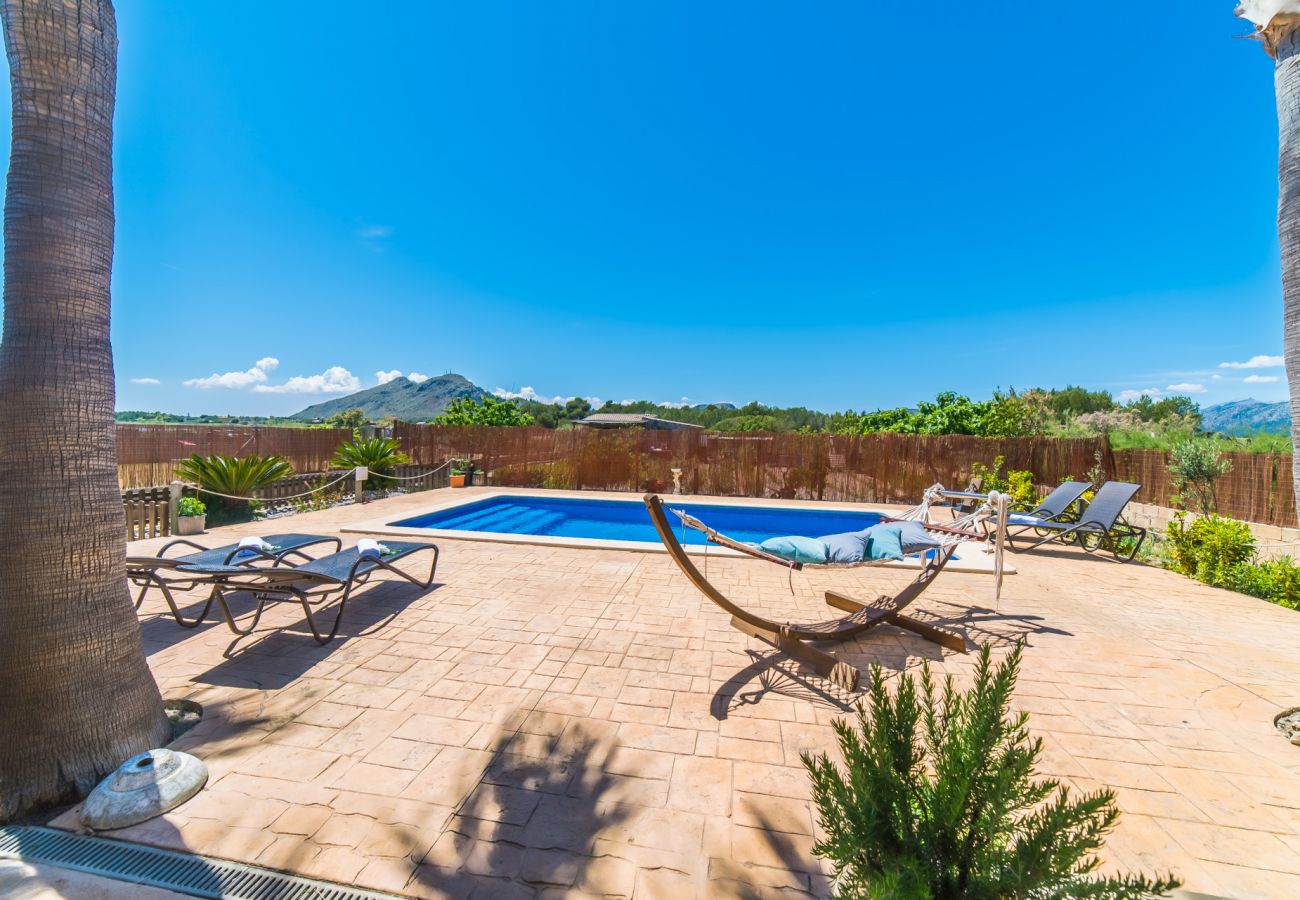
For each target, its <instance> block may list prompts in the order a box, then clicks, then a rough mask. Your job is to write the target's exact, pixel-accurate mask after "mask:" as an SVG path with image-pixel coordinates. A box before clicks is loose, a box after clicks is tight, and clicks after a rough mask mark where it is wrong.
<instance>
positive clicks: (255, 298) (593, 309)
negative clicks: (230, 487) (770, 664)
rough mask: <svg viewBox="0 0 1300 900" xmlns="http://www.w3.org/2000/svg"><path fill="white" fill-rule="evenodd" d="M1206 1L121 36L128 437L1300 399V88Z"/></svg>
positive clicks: (597, 11) (165, 20)
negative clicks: (1281, 156) (543, 416)
mask: <svg viewBox="0 0 1300 900" xmlns="http://www.w3.org/2000/svg"><path fill="white" fill-rule="evenodd" d="M1148 6H1149V5H1148ZM1186 6H1187V7H1188V8H1186V9H1182V8H1180V9H1179V10H1178V12H1177V14H1176V15H1171V14H1169V13H1167V12H1166V11H1164V10H1162V9H1161V8H1159V7H1152V8H1151V9H1150V11H1149V12H1148V11H1143V10H1141V9H1138V10H1135V9H1134V8H1133V7H1134V5H1133V4H1121V3H1118V2H1113V0H1104V2H1098V3H1092V4H1087V5H1085V6H1084V7H1079V6H1078V5H1075V6H1073V7H1059V8H1054V7H1052V6H1051V5H1046V6H1044V5H1036V6H1035V7H1034V8H1033V10H1032V15H1030V14H1026V15H1023V16H1019V17H1017V16H1016V15H1015V14H1014V10H1009V9H1006V8H999V9H998V10H997V11H996V13H995V12H994V11H993V10H992V9H990V8H989V7H987V5H982V4H970V3H963V4H955V3H948V2H939V3H933V4H929V5H928V6H926V7H924V8H921V7H916V6H914V5H911V4H898V3H892V4H877V3H872V4H864V3H848V2H827V3H823V4H818V5H816V6H815V7H809V6H807V5H798V4H790V3H771V2H756V3H751V4H745V5H744V6H743V7H741V6H736V5H734V4H726V5H724V4H700V3H679V2H671V0H656V2H654V3H617V4H611V3H602V2H559V3H551V4H539V3H481V4H480V3H475V4H445V3H414V2H407V3H376V4H364V5H361V6H358V5H357V4H354V3H349V4H344V3H336V2H332V0H317V2H314V3H312V4H311V5H310V7H309V6H308V5H307V4H304V3H265V2H257V3H253V2H230V0H223V2H221V3H216V2H208V0H187V2H185V3H164V2H160V0H151V2H130V3H125V2H124V3H121V4H119V9H118V16H119V31H120V39H121V49H120V70H121V71H120V83H119V91H118V114H117V145H116V157H117V171H116V183H117V208H118V233H117V239H118V244H117V247H118V252H117V263H116V269H115V275H114V341H115V347H116V354H117V368H118V376H119V398H118V406H119V408H123V409H139V408H144V409H165V410H169V411H174V412H193V413H199V412H218V413H224V412H235V413H289V412H293V411H295V410H297V409H299V408H301V407H303V406H305V405H307V404H308V403H312V402H317V401H319V400H322V399H326V398H329V397H332V396H338V395H339V393H338V391H339V390H342V389H345V388H346V389H351V388H354V387H357V386H362V387H368V386H371V385H374V384H375V383H376V382H377V378H378V377H379V376H378V373H381V372H384V373H389V372H393V371H395V370H396V371H400V372H402V373H410V372H416V373H422V374H439V373H442V372H446V371H455V372H460V373H462V374H464V375H466V376H467V377H469V378H470V379H472V380H473V381H475V382H476V383H478V384H480V385H483V386H484V387H487V388H489V389H494V388H500V389H503V390H505V391H522V390H523V389H525V388H531V389H533V390H534V391H536V393H537V394H539V395H542V396H546V397H550V396H569V395H583V396H591V395H595V396H599V397H602V398H605V399H615V400H620V399H630V398H644V399H650V400H657V401H663V400H674V401H677V400H681V399H682V398H690V400H691V401H693V402H705V401H733V402H745V401H748V400H754V399H757V400H762V401H764V402H769V403H775V404H782V405H795V404H799V405H806V406H809V407H813V408H820V409H828V410H829V409H842V408H847V407H853V408H859V409H862V408H875V407H879V406H893V405H901V404H910V403H913V402H914V401H916V400H918V399H921V398H925V397H928V396H933V394H934V393H936V392H937V391H940V390H944V389H955V390H958V391H962V392H965V393H969V394H971V395H973V396H987V395H988V394H989V393H990V392H991V391H992V390H993V389H995V388H997V387H1003V388H1005V387H1008V386H1015V387H1022V388H1023V387H1031V386H1038V385H1041V386H1056V385H1064V384H1065V383H1067V382H1074V383H1082V384H1085V385H1087V386H1089V387H1096V388H1107V389H1109V390H1112V391H1114V392H1115V393H1117V394H1119V393H1121V392H1124V391H1139V390H1144V389H1155V390H1157V391H1162V392H1163V391H1168V390H1170V388H1171V386H1176V385H1190V386H1200V387H1202V388H1203V389H1204V391H1203V392H1200V391H1196V392H1195V393H1194V396H1195V397H1196V399H1198V400H1199V401H1201V402H1202V403H1213V402H1217V401H1220V400H1226V399H1236V398H1241V397H1246V396H1254V397H1258V398H1260V399H1266V400H1273V399H1281V398H1282V397H1283V396H1284V394H1285V377H1284V374H1283V372H1282V370H1281V369H1280V368H1279V367H1277V366H1276V365H1270V363H1273V362H1275V361H1274V360H1271V359H1263V360H1262V362H1260V363H1259V364H1258V365H1256V366H1255V367H1253V368H1229V367H1221V364H1222V363H1245V362H1247V361H1249V360H1252V359H1255V358H1257V357H1274V356H1276V355H1278V354H1280V352H1281V321H1280V319H1281V299H1280V297H1281V290H1280V286H1279V274H1278V250H1277V237H1276V231H1275V224H1274V216H1275V203H1276V121H1275V112H1274V105H1273V87H1272V64H1271V62H1270V60H1268V58H1267V57H1266V56H1265V54H1264V52H1263V50H1262V49H1260V48H1259V47H1258V46H1257V45H1254V44H1252V43H1250V42H1247V41H1241V40H1234V39H1233V38H1234V36H1237V35H1241V34H1244V33H1245V31H1246V29H1245V27H1244V26H1243V24H1242V23H1240V22H1238V21H1237V20H1235V19H1234V18H1233V16H1232V7H1233V4H1232V2H1230V0H1224V2H1221V3H1196V4H1186ZM6 97H7V94H6ZM5 102H7V100H6V101H5ZM4 119H5V124H4V126H3V127H4V128H5V129H6V130H7V127H8V125H7V120H8V116H7V111H6V114H5V117H4ZM4 138H5V140H4V146H6V147H7V146H8V135H7V133H6V134H5V135H4ZM259 361H262V364H261V365H260V366H259V365H258V363H259ZM270 361H274V362H275V365H271V362H270ZM214 375H216V376H223V377H219V378H217V379H215V380H213V379H211V378H210V376H214ZM1248 379H1250V380H1249V381H1248ZM141 381H146V382H152V381H156V382H157V383H156V384H155V383H140V382H141ZM186 382H190V384H186ZM205 385H208V386H205ZM212 385H223V386H212ZM1186 389H1188V390H1190V389H1191V388H1186ZM331 391H332V392H331Z"/></svg>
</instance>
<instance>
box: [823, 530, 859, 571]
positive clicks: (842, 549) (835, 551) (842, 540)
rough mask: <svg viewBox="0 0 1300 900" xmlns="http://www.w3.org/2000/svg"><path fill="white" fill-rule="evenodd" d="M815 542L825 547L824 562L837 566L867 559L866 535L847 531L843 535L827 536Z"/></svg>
mask: <svg viewBox="0 0 1300 900" xmlns="http://www.w3.org/2000/svg"><path fill="white" fill-rule="evenodd" d="M817 540H819V541H821V542H822V543H823V544H825V545H826V561H827V562H829V563H836V564H838V565H849V564H852V563H860V562H862V560H864V559H866V557H867V533H866V532H865V531H849V532H845V533H844V534H828V535H826V536H824V537H819V538H818V539H817Z"/></svg>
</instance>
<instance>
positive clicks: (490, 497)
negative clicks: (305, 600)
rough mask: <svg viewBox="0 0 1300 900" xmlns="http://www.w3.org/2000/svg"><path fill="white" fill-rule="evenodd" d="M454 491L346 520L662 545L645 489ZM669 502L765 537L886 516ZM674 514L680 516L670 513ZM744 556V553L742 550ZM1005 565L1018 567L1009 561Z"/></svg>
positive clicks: (593, 543) (472, 533)
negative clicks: (591, 493) (412, 510)
mask: <svg viewBox="0 0 1300 900" xmlns="http://www.w3.org/2000/svg"><path fill="white" fill-rule="evenodd" d="M436 493H437V495H439V496H441V497H443V498H446V497H447V496H448V495H449V494H454V495H457V496H456V497H455V499H451V500H447V499H444V500H443V502H441V503H437V504H433V505H431V506H430V507H428V508H426V509H424V510H423V511H421V512H420V513H419V514H417V515H410V514H409V513H408V514H406V515H400V514H399V515H394V514H391V513H390V514H389V515H387V516H385V517H382V518H378V519H370V520H369V521H365V522H355V523H352V524H349V525H344V526H343V529H342V530H343V531H345V532H349V533H353V534H370V535H390V536H392V537H401V538H404V539H407V540H439V539H444V538H446V539H453V538H454V539H458V540H465V541H490V542H495V543H504V544H530V545H540V546H550V547H580V548H586V549H593V550H594V549H604V550H632V551H635V552H638V553H663V552H665V550H664V545H663V544H662V543H661V542H660V540H659V535H658V534H657V533H656V532H655V529H654V525H653V524H651V522H650V514H649V513H648V512H647V511H646V508H645V503H644V502H643V501H642V499H641V498H640V497H635V496H632V497H629V496H626V495H624V496H618V495H608V494H607V495H605V496H600V497H587V496H576V497H575V496H573V495H572V494H551V493H546V492H541V491H533V490H520V489H514V490H512V489H508V488H507V489H500V490H493V491H492V492H491V493H486V494H484V493H479V492H478V491H477V490H476V491H475V492H474V493H471V494H462V493H460V492H459V491H446V492H442V491H439V492H436ZM663 499H664V505H665V506H667V507H670V508H675V509H685V510H686V511H687V512H688V513H690V514H691V515H693V516H695V517H696V518H698V519H700V520H702V521H704V522H706V523H708V524H709V525H711V526H712V527H714V528H716V529H717V530H718V531H721V532H722V533H724V534H726V535H728V536H730V537H733V538H736V539H737V540H742V541H753V542H761V541H763V540H766V539H767V538H770V537H779V536H784V535H790V534H798V535H803V536H805V537H821V536H822V535H825V534H838V533H840V532H845V531H860V530H862V529H863V528H867V527H869V526H871V525H874V524H876V523H877V522H879V521H880V518H881V514H880V513H878V512H874V511H872V510H870V509H866V508H863V507H860V506H856V505H845V506H837V505H832V504H821V503H818V504H816V505H812V504H809V503H802V504H800V503H788V502H786V501H782V500H750V499H745V498H738V499H735V500H730V501H728V502H716V501H713V500H701V499H700V498H698V497H695V498H690V499H689V500H687V499H686V498H682V499H681V500H680V501H679V500H678V499H677V498H676V497H664V498H663ZM668 519H669V521H670V522H673V523H676V522H677V517H676V516H674V515H672V514H671V513H670V514H669V516H668ZM674 531H675V532H676V534H677V536H678V539H679V540H681V541H682V543H683V544H685V545H686V550H687V552H689V553H705V552H708V553H711V554H717V555H720V556H737V557H739V556H740V555H741V554H739V553H737V552H736V551H734V550H729V549H727V548H725V547H718V546H716V545H710V544H706V543H705V541H704V535H702V534H700V533H699V532H698V531H693V530H691V529H689V528H680V527H678V528H675V529H674ZM742 558H743V557H742ZM992 559H993V558H992V555H991V554H989V553H987V552H986V551H985V549H984V547H983V546H979V545H974V544H963V545H962V546H961V548H960V549H959V550H958V552H957V553H955V554H953V557H952V560H951V561H950V562H949V563H948V569H949V570H950V571H957V572H963V571H964V572H979V573H985V574H987V573H991V572H992V571H993V562H992ZM889 565H890V566H898V567H902V568H919V567H920V565H921V560H920V558H919V557H918V556H909V557H908V558H907V559H904V560H900V561H897V562H891V563H889ZM1004 571H1005V572H1006V573H1007V574H1011V573H1014V572H1015V566H1013V565H1011V563H1010V562H1007V564H1006V568H1005V569H1004Z"/></svg>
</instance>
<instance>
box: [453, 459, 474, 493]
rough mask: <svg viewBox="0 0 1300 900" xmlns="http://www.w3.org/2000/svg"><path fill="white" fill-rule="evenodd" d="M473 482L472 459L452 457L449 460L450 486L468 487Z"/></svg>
mask: <svg viewBox="0 0 1300 900" xmlns="http://www.w3.org/2000/svg"><path fill="white" fill-rule="evenodd" d="M472 484H474V460H472V459H453V460H452V461H451V486H452V487H454V488H462V487H469V486H471V485H472Z"/></svg>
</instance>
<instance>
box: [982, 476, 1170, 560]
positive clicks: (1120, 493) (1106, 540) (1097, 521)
mask: <svg viewBox="0 0 1300 900" xmlns="http://www.w3.org/2000/svg"><path fill="white" fill-rule="evenodd" d="M1141 489H1142V485H1140V484H1129V483H1128V482H1126V481H1108V482H1106V483H1105V484H1103V485H1102V486H1101V487H1100V488H1098V490H1097V494H1096V496H1094V497H1093V498H1092V502H1091V503H1089V504H1088V505H1087V507H1085V508H1084V510H1083V512H1082V513H1080V514H1079V521H1077V522H1049V521H1042V522H1038V523H1035V524H1033V525H1032V527H1033V528H1035V529H1038V530H1040V532H1041V531H1045V532H1047V533H1048V534H1047V536H1046V537H1044V538H1043V539H1042V540H1040V541H1038V542H1037V543H1035V544H1031V545H1029V546H1028V547H1026V548H1025V549H1026V550H1034V549H1037V548H1038V547H1042V546H1043V545H1044V544H1050V543H1052V542H1053V541H1065V542H1070V541H1073V542H1075V543H1077V544H1078V545H1079V546H1080V547H1081V548H1082V549H1083V550H1084V551H1085V552H1087V553H1095V552H1096V551H1097V550H1099V549H1106V550H1109V551H1110V552H1111V553H1112V554H1114V556H1115V558H1116V559H1121V560H1124V561H1125V562H1128V561H1129V560H1131V559H1133V557H1135V556H1137V552H1138V550H1139V549H1140V548H1141V547H1142V541H1143V540H1144V539H1145V538H1146V536H1147V530H1146V529H1145V528H1138V527H1137V526H1135V525H1130V524H1128V523H1127V522H1125V521H1124V520H1123V519H1122V518H1120V516H1121V515H1122V514H1123V512H1124V508H1125V507H1126V506H1128V504H1129V501H1130V500H1132V499H1133V496H1134V495H1135V494H1137V492H1138V491H1140V490H1141ZM1124 540H1131V541H1132V542H1133V545H1132V546H1131V547H1128V548H1121V542H1122V541H1124ZM1007 545H1008V546H1010V545H1011V542H1010V535H1008V541H1007Z"/></svg>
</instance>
